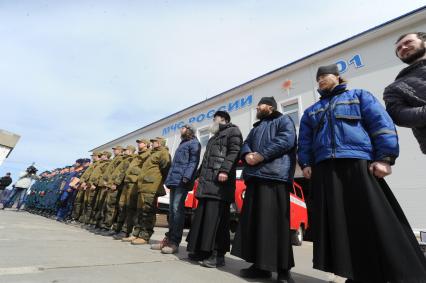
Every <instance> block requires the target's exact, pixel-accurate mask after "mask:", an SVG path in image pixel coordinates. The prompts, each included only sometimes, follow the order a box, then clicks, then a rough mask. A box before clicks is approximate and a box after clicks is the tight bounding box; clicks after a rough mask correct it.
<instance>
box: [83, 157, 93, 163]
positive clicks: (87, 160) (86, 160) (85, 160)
mask: <svg viewBox="0 0 426 283" xmlns="http://www.w3.org/2000/svg"><path fill="white" fill-rule="evenodd" d="M91 161H92V160H90V158H84V159H83V163H89V162H91Z"/></svg>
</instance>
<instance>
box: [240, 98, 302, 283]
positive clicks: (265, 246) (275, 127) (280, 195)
mask: <svg viewBox="0 0 426 283" xmlns="http://www.w3.org/2000/svg"><path fill="white" fill-rule="evenodd" d="M256 110H257V118H258V119H259V120H260V121H258V122H257V123H255V124H254V128H253V129H252V130H251V131H250V133H249V135H248V137H247V139H246V140H245V142H244V144H243V147H242V150H241V159H242V160H244V161H245V167H244V170H243V178H244V181H245V183H246V186H247V190H246V194H245V198H244V204H243V209H242V212H241V218H240V225H239V227H238V229H237V233H236V235H235V240H234V244H233V249H232V254H233V255H235V256H238V257H240V258H242V259H244V260H246V261H248V262H251V263H253V265H252V266H251V267H250V268H247V269H242V270H241V271H240V274H241V276H242V277H245V278H268V277H271V272H278V281H279V282H288V281H287V280H290V272H289V270H290V269H291V268H292V267H293V266H294V259H293V250H292V246H291V240H290V218H289V215H290V194H289V189H290V188H291V185H292V181H293V177H294V171H295V166H296V139H297V137H296V129H295V126H294V122H293V120H292V119H291V118H290V117H289V116H288V115H283V114H281V113H280V112H278V111H277V103H276V101H275V99H274V98H273V97H263V98H262V99H261V100H260V102H259V104H258V106H257V108H256Z"/></svg>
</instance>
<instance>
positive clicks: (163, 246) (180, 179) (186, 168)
mask: <svg viewBox="0 0 426 283" xmlns="http://www.w3.org/2000/svg"><path fill="white" fill-rule="evenodd" d="M180 134H181V139H182V141H181V143H180V145H179V147H178V148H177V150H176V152H175V155H174V157H173V162H172V165H171V167H170V170H169V173H168V175H167V178H166V181H165V182H164V184H165V185H166V186H167V187H168V188H169V189H170V206H169V232H168V233H166V237H165V238H164V239H163V241H162V242H161V243H159V244H153V245H152V246H151V249H153V250H161V252H162V253H165V254H173V253H177V252H178V251H179V244H180V242H181V240H182V233H183V228H184V224H185V199H186V196H187V194H188V191H190V190H192V187H193V183H194V177H195V172H196V170H197V167H198V163H199V161H200V152H201V145H200V142H199V141H198V139H197V137H196V136H195V129H194V128H193V127H192V126H191V125H184V126H183V127H182V128H181V129H180Z"/></svg>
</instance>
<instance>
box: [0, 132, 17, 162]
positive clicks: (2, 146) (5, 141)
mask: <svg viewBox="0 0 426 283" xmlns="http://www.w3.org/2000/svg"><path fill="white" fill-rule="evenodd" d="M20 138H21V137H20V136H19V135H17V134H14V133H11V132H8V131H5V130H1V129H0V165H2V164H3V162H4V160H5V159H6V158H8V157H9V155H10V153H11V152H12V150H13V149H14V148H15V146H16V144H17V143H18V141H19V139H20Z"/></svg>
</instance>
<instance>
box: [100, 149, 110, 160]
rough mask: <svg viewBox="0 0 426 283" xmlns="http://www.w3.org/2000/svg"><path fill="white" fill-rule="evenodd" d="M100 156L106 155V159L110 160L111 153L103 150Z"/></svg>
mask: <svg viewBox="0 0 426 283" xmlns="http://www.w3.org/2000/svg"><path fill="white" fill-rule="evenodd" d="M102 155H106V156H107V157H108V158H111V156H112V153H111V152H109V151H106V150H105V151H103V152H102Z"/></svg>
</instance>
